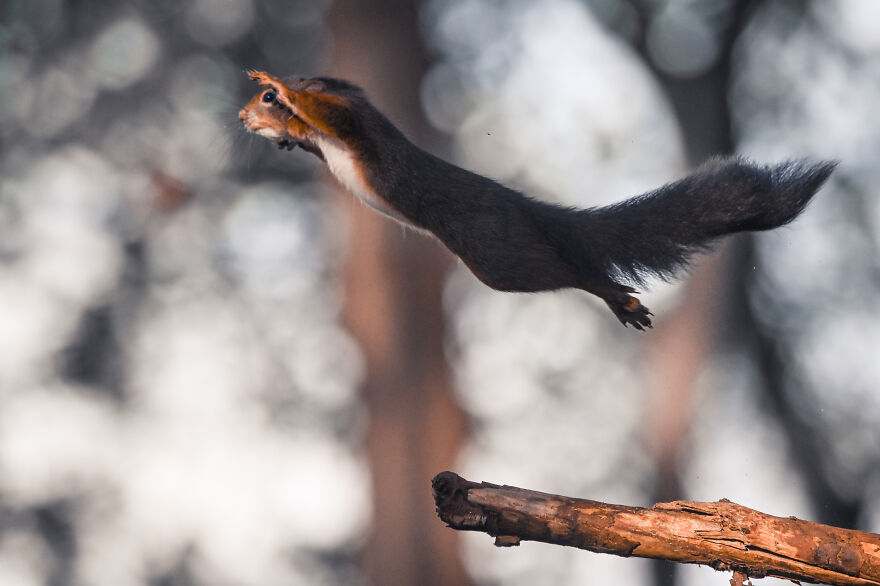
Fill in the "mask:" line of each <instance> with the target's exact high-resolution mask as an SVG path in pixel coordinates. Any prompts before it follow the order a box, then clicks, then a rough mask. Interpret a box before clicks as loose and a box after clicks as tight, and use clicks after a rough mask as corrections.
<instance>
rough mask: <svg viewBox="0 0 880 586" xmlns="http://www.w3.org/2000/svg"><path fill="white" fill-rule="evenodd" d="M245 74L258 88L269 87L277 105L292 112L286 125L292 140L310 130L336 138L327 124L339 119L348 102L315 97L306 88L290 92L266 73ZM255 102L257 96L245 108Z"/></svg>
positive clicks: (276, 79) (252, 71) (338, 98)
mask: <svg viewBox="0 0 880 586" xmlns="http://www.w3.org/2000/svg"><path fill="white" fill-rule="evenodd" d="M247 73H248V76H249V77H250V78H251V79H252V80H254V81H256V82H257V83H259V84H260V85H261V86H266V87H270V88H272V89H273V90H275V93H276V95H277V96H278V101H279V102H281V104H283V105H284V106H286V107H287V108H289V109H290V111H291V112H293V114H294V117H293V118H291V120H290V121H289V122H288V127H289V128H290V133H291V135H292V136H295V137H303V136H306V135H307V130H309V127H311V128H313V129H315V130H318V131H320V132H321V133H323V134H325V135H327V136H331V137H337V136H338V134H337V132H336V131H335V129H334V127H333V126H332V125H331V124H328V121H329V120H332V119H333V118H334V117H335V116H336V115H338V112H339V110H340V108H342V109H346V108H347V107H348V104H347V102H346V101H345V100H344V99H343V98H340V97H338V96H333V95H329V94H322V93H318V92H317V91H314V90H310V89H309V88H308V86H306V89H304V90H301V91H297V90H293V89H290V88H289V87H288V86H287V85H285V84H284V82H283V81H281V80H280V79H278V78H277V77H275V76H274V75H271V74H269V73H266V72H265V71H254V70H248V72H247ZM258 102H259V95H257V96H255V97H254V98H253V99H252V100H251V102H250V103H249V104H248V107H250V106H251V105H252V104H254V103H258ZM297 119H299V120H297Z"/></svg>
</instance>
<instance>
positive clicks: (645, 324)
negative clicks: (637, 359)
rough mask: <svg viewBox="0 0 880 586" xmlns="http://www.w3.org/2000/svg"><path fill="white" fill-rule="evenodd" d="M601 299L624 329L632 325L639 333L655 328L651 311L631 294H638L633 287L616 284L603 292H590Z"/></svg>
mask: <svg viewBox="0 0 880 586" xmlns="http://www.w3.org/2000/svg"><path fill="white" fill-rule="evenodd" d="M590 292H591V293H594V294H596V295H598V296H599V297H601V298H602V299H603V300H604V301H605V303H606V304H608V307H609V308H611V311H612V312H614V315H616V316H617V319H618V320H620V323H622V324H623V325H624V327H628V326H629V325H632V326H633V327H634V328H635V329H637V330H639V331H644V330H645V328H653V327H654V325H653V323H652V322H651V316H652V315H654V314H653V313H651V311H650V310H649V309H648V308H647V307H645V306H644V305H642V303H641V302H640V301H639V300H638V299H637V298H635V297H633V296H632V295H630V293H637V291H636V290H635V289H633V288H632V287H627V286H625V285H618V284H615V285H614V286H613V287H610V288H608V289H605V290H603V291H601V292H595V291H590Z"/></svg>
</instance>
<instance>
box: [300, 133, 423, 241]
mask: <svg viewBox="0 0 880 586" xmlns="http://www.w3.org/2000/svg"><path fill="white" fill-rule="evenodd" d="M315 142H316V144H317V145H318V148H319V149H321V152H322V153H323V154H324V159H325V160H326V161H327V167H329V168H330V172H331V173H333V175H334V176H335V177H336V179H338V180H339V182H340V183H342V184H343V185H344V186H345V188H346V189H348V190H349V191H350V192H352V193H353V194H354V195H355V196H357V198H358V199H359V200H361V201H362V202H364V203H365V204H367V205H368V206H370V207H371V208H373V209H374V210H376V211H377V212H380V213H382V214H385V215H386V216H389V217H391V218H394V219H395V220H397V221H399V222H402V223H404V224H408V222H407V221H406V218H404V217H403V216H401V215H400V214H399V213H398V212H397V211H396V210H394V209H392V208H390V207H389V206H388V204H386V203H385V201H384V200H383V199H382V198H381V197H379V196H378V195H376V192H375V191H373V189H372V188H371V187H370V186H369V185H367V183H366V182H365V181H364V177H363V175H362V174H361V171H360V168H359V166H358V164H357V163H356V162H355V159H354V155H352V153H351V151H349V150H348V148H347V147H346V146H345V144H344V143H342V141H339V140H335V139H331V138H323V137H321V138H318V139H317V140H316V141H315Z"/></svg>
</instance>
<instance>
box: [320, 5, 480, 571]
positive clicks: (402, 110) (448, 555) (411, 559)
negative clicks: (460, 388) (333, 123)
mask: <svg viewBox="0 0 880 586" xmlns="http://www.w3.org/2000/svg"><path fill="white" fill-rule="evenodd" d="M417 6H418V4H417V3H415V2H410V1H406V0H393V1H388V0H337V1H336V2H334V4H333V8H332V10H331V12H330V14H329V23H330V29H331V32H332V34H333V36H334V51H335V52H334V57H333V67H332V73H333V74H334V75H337V76H339V77H344V78H347V79H350V80H352V81H354V82H355V83H358V84H359V85H361V86H363V87H364V88H365V89H366V91H367V93H368V94H369V95H370V97H371V99H372V100H373V101H374V103H376V104H377V105H378V107H379V108H380V109H382V110H383V111H384V112H385V113H386V114H387V115H388V116H389V117H390V118H391V119H392V120H393V121H394V122H395V123H396V124H398V125H399V126H400V127H401V129H402V130H403V131H404V132H406V133H407V135H408V136H410V138H411V139H413V140H414V141H415V142H417V143H421V144H423V145H424V144H425V143H426V141H428V140H429V139H430V131H429V129H428V125H427V122H426V121H425V119H424V118H423V116H422V115H421V109H420V106H419V83H420V81H421V78H422V74H423V72H424V70H425V67H426V65H427V57H426V54H425V51H424V48H423V46H422V44H421V38H420V35H419V32H418V31H419V26H418V19H417V16H418V14H417ZM334 187H335V188H336V189H339V188H338V187H336V185H335V184H334ZM342 195H343V197H342V198H340V199H339V202H340V205H339V209H340V213H341V214H344V215H345V216H347V217H346V218H344V221H343V222H341V223H343V224H348V225H349V226H350V241H349V252H348V258H347V261H346V266H345V269H344V281H345V303H344V310H343V311H344V316H345V320H346V322H347V325H348V327H349V329H350V331H351V332H352V334H353V335H354V336H355V338H356V339H357V340H358V342H359V344H360V346H361V349H362V351H363V353H364V356H365V359H366V366H367V379H366V381H365V383H364V388H363V393H364V397H365V399H366V402H367V406H368V409H369V416H370V424H369V431H368V434H367V440H366V442H367V451H368V458H369V465H370V468H371V472H372V478H373V506H374V510H373V514H374V518H373V525H372V531H371V533H370V536H369V540H368V542H367V544H366V546H365V548H364V551H363V559H362V564H361V565H362V568H363V570H364V572H365V574H366V575H367V578H368V579H369V580H370V582H371V583H373V584H422V585H430V584H467V583H469V579H468V577H467V574H466V573H465V571H464V568H463V566H462V564H461V562H460V560H459V555H458V538H457V536H456V535H455V532H453V531H449V530H448V529H446V527H444V526H443V525H442V524H441V523H438V522H437V519H436V516H435V514H434V503H433V501H432V499H431V495H430V493H429V491H427V490H426V489H425V487H427V486H429V483H430V480H431V478H432V477H433V476H434V474H435V473H436V471H437V470H444V469H447V468H449V467H451V466H452V465H453V464H454V458H455V456H456V454H457V452H458V448H459V446H460V445H461V443H462V442H463V440H464V434H465V421H464V416H463V413H462V412H461V411H460V410H459V408H458V406H457V405H456V404H455V403H454V401H453V397H452V388H451V384H450V376H449V372H448V368H447V365H446V362H445V356H444V344H443V342H444V316H443V307H442V291H443V285H444V281H445V275H446V272H447V270H448V268H449V266H450V262H451V256H450V255H449V254H448V253H447V252H446V251H445V250H444V249H443V248H442V247H441V246H440V245H439V244H438V243H437V242H436V241H434V240H431V239H428V238H425V237H423V236H421V235H418V234H415V233H412V232H410V233H406V232H405V231H404V230H403V229H402V228H401V227H400V226H399V225H398V224H396V223H394V222H391V221H389V220H387V219H386V218H383V217H381V216H379V215H378V214H376V213H375V212H373V211H371V210H367V209H366V208H365V207H364V206H362V205H361V204H360V203H359V202H356V201H354V200H353V198H352V197H351V196H350V195H349V194H342Z"/></svg>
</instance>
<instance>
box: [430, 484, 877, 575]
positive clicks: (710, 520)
mask: <svg viewBox="0 0 880 586" xmlns="http://www.w3.org/2000/svg"><path fill="white" fill-rule="evenodd" d="M432 485H433V489H434V501H435V503H436V505H437V513H438V515H439V516H440V518H441V519H442V520H443V521H444V522H446V524H447V525H449V526H450V527H452V528H453V529H460V530H467V531H482V532H484V533H488V534H489V535H492V536H494V537H495V538H496V540H495V544H496V545H498V546H510V545H518V544H519V542H520V541H521V540H527V541H542V542H545V543H551V544H556V545H568V546H572V547H577V548H580V549H586V550H589V551H593V552H597V553H611V554H615V555H619V556H623V557H629V556H637V557H647V558H654V559H663V560H669V561H673V562H678V563H690V564H705V565H708V566H711V567H713V568H715V569H716V570H720V571H733V572H736V573H737V574H738V575H740V577H742V576H751V577H753V578H762V577H765V576H776V577H780V578H788V579H791V580H797V581H804V582H819V583H826V584H835V585H837V584H841V585H843V584H847V585H851V584H859V585H868V584H873V585H878V584H880V535H877V534H874V533H864V532H860V531H853V530H850V529H840V528H837V527H831V526H828V525H820V524H818V523H811V522H809V521H803V520H800V519H796V518H794V517H787V518H782V517H774V516H772V515H767V514H765V513H761V512H759V511H755V510H753V509H749V508H747V507H744V506H742V505H738V504H736V503H732V502H730V501H728V500H726V499H722V500H720V501H718V502H713V503H700V502H689V501H674V502H668V503H658V504H656V505H654V506H653V507H651V508H641V507H628V506H623V505H611V504H606V503H601V502H597V501H590V500H585V499H577V498H570V497H564V496H558V495H552V494H546V493H541V492H536V491H531V490H525V489H522V488H516V487H512V486H498V485H495V484H489V483H485V482H484V483H476V482H471V481H468V480H465V479H463V478H461V477H460V476H458V475H456V474H454V473H452V472H442V473H440V474H438V475H437V476H435V477H434V480H433V481H432Z"/></svg>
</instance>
